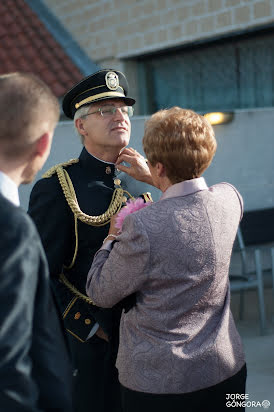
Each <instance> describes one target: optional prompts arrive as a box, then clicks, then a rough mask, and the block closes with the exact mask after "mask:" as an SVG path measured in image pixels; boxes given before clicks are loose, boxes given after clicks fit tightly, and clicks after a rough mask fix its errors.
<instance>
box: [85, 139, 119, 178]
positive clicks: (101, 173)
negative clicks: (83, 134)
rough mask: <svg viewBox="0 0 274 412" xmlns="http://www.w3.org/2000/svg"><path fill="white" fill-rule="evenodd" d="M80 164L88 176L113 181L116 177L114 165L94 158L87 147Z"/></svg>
mask: <svg viewBox="0 0 274 412" xmlns="http://www.w3.org/2000/svg"><path fill="white" fill-rule="evenodd" d="M79 163H80V165H81V167H82V168H83V169H84V170H85V173H87V175H88V176H93V177H96V178H98V179H100V180H101V179H102V180H105V179H107V180H108V179H111V180H113V178H114V177H115V165H114V163H109V162H104V161H103V160H100V159H98V158H96V157H94V156H93V155H91V154H90V153H89V152H88V151H87V150H86V148H85V147H84V148H83V150H82V152H81V154H80V156H79Z"/></svg>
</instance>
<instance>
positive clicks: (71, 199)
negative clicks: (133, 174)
mask: <svg viewBox="0 0 274 412" xmlns="http://www.w3.org/2000/svg"><path fill="white" fill-rule="evenodd" d="M78 161H79V159H71V160H69V161H68V162H66V163H60V164H58V165H56V166H53V167H52V168H51V169H49V170H48V172H46V173H45V174H44V175H43V177H45V178H47V177H51V176H52V175H53V174H54V173H57V176H58V179H59V182H60V185H61V187H62V190H63V193H64V195H65V198H66V201H67V202H68V205H69V207H70V209H71V210H72V212H73V214H74V216H75V218H76V219H79V220H81V221H82V222H83V223H86V224H88V225H91V226H104V225H107V224H108V223H109V222H110V219H111V218H112V216H114V215H115V214H116V213H118V212H119V210H120V209H121V207H122V205H123V202H124V194H127V195H128V196H129V197H131V198H132V196H131V195H130V194H129V193H128V192H127V191H125V190H123V189H122V188H121V187H118V188H116V189H115V190H114V192H113V196H112V199H111V202H110V205H109V207H108V209H107V211H106V212H105V213H103V214H101V215H98V216H90V215H87V214H86V213H84V212H82V211H81V209H80V207H79V204H78V201H77V197H76V194H75V190H74V187H73V184H72V181H71V179H70V177H69V174H68V172H67V171H66V170H65V169H64V167H66V166H69V165H71V164H73V163H77V162H78Z"/></svg>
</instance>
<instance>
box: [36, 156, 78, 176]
mask: <svg viewBox="0 0 274 412" xmlns="http://www.w3.org/2000/svg"><path fill="white" fill-rule="evenodd" d="M78 162H79V159H70V160H68V161H67V162H64V163H58V164H57V165H55V166H52V167H51V168H50V169H49V170H48V171H47V172H45V173H44V174H43V176H42V177H43V178H47V177H51V176H52V175H54V173H56V171H57V169H58V168H60V167H67V166H70V165H72V164H74V163H78Z"/></svg>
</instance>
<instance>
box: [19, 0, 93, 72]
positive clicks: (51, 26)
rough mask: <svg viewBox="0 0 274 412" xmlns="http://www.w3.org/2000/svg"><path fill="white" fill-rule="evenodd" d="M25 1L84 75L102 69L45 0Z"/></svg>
mask: <svg viewBox="0 0 274 412" xmlns="http://www.w3.org/2000/svg"><path fill="white" fill-rule="evenodd" d="M25 2H26V3H27V4H28V6H29V7H30V8H31V9H32V10H33V11H34V12H35V13H36V14H37V15H38V17H39V19H40V20H41V21H42V22H43V23H44V25H45V26H46V28H47V29H48V31H49V32H50V33H51V34H52V36H53V37H54V38H55V40H56V41H57V42H58V43H59V44H60V45H61V46H62V48H63V49H64V50H65V52H66V54H67V55H68V56H69V57H70V59H71V60H72V61H73V63H74V64H75V65H76V66H77V67H78V68H79V70H80V71H81V72H82V73H83V75H84V76H88V75H90V74H91V73H93V72H96V71H97V70H100V67H99V66H97V64H96V63H94V62H93V61H92V60H91V59H90V58H89V57H88V56H87V54H86V53H85V52H84V51H83V50H82V49H81V47H80V46H79V44H78V43H77V42H76V41H75V40H74V39H73V37H72V35H71V34H70V32H69V31H68V30H67V29H65V27H64V26H63V25H62V23H61V22H60V20H59V19H58V18H57V17H56V16H55V15H54V14H53V13H52V11H51V10H50V9H49V8H48V6H46V5H45V3H44V2H43V0H25Z"/></svg>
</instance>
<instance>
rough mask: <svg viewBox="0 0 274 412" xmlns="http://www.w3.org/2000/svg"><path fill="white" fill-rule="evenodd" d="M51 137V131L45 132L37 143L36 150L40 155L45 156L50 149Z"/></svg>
mask: <svg viewBox="0 0 274 412" xmlns="http://www.w3.org/2000/svg"><path fill="white" fill-rule="evenodd" d="M50 145H51V138H50V135H49V133H44V134H43V135H42V136H41V137H39V139H38V140H37V142H36V144H35V152H36V154H37V155H38V156H41V157H42V156H44V155H45V153H47V152H48V151H49V149H50Z"/></svg>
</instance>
